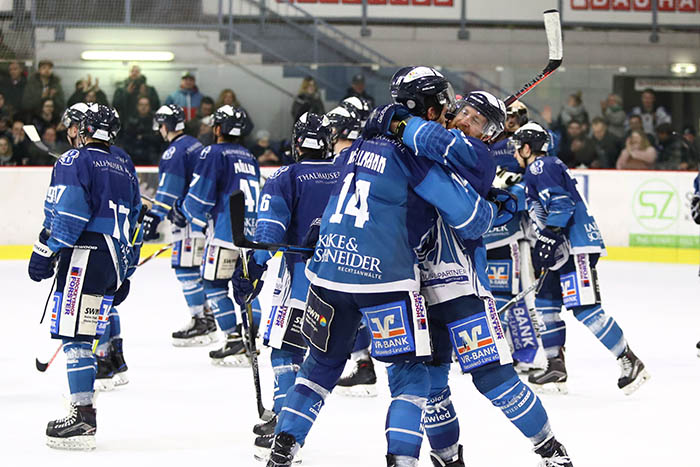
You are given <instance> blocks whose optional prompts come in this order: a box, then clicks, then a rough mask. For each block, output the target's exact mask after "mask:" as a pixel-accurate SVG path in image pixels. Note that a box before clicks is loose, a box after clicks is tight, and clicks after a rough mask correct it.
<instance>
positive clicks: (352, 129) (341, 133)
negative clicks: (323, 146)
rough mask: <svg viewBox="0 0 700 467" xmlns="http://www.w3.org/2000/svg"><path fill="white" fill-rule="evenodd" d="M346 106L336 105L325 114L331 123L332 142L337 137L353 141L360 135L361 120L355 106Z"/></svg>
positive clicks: (336, 139)
mask: <svg viewBox="0 0 700 467" xmlns="http://www.w3.org/2000/svg"><path fill="white" fill-rule="evenodd" d="M348 107H350V108H348ZM348 107H344V106H338V107H336V108H335V109H333V110H331V111H330V112H328V113H327V114H326V117H328V120H329V121H330V124H331V130H332V135H331V140H332V142H333V143H334V144H335V142H336V141H338V139H348V140H350V141H354V140H356V139H357V138H359V137H360V132H361V131H362V121H361V120H360V117H359V115H358V114H357V112H356V111H355V108H354V107H352V106H348Z"/></svg>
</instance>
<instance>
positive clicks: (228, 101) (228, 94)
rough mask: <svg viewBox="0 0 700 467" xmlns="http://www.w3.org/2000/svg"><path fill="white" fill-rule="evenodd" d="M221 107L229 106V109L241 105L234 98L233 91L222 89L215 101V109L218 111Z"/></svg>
mask: <svg viewBox="0 0 700 467" xmlns="http://www.w3.org/2000/svg"><path fill="white" fill-rule="evenodd" d="M222 105H230V106H231V107H240V106H241V103H240V102H238V98H236V93H235V92H233V89H228V88H227V89H224V90H223V91H221V92H220V93H219V98H218V99H217V100H216V108H217V109H218V108H219V107H221V106H222Z"/></svg>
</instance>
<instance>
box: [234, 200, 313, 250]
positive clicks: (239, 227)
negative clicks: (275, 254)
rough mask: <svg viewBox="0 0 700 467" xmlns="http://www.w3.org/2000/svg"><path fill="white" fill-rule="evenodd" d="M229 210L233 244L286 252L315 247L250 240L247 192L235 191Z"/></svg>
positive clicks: (254, 248)
mask: <svg viewBox="0 0 700 467" xmlns="http://www.w3.org/2000/svg"><path fill="white" fill-rule="evenodd" d="M229 210H230V213H231V233H232V234H233V244H234V245H236V246H237V247H238V248H250V249H252V250H268V251H281V252H284V253H296V254H300V255H303V254H310V253H313V251H314V249H313V248H305V247H303V246H297V245H285V244H284V243H263V242H254V241H252V240H248V239H247V238H246V236H245V194H244V193H243V192H242V191H240V190H238V191H234V192H233V193H232V194H231V197H230V198H229Z"/></svg>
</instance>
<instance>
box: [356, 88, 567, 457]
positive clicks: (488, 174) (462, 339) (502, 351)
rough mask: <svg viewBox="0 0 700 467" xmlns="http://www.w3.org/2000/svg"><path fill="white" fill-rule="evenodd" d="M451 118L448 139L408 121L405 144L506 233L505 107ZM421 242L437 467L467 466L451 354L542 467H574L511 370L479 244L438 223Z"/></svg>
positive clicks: (453, 112)
mask: <svg viewBox="0 0 700 467" xmlns="http://www.w3.org/2000/svg"><path fill="white" fill-rule="evenodd" d="M409 90H410V89H409ZM401 97H403V98H401ZM401 97H399V99H395V100H398V102H399V103H402V104H407V103H408V101H409V100H410V98H411V97H412V96H411V95H410V94H408V95H407V96H401ZM448 118H449V119H450V120H449V125H448V126H449V128H452V130H451V131H447V130H445V129H444V128H442V127H441V126H440V125H438V124H436V123H434V122H426V121H424V120H423V119H420V118H410V119H409V120H408V121H406V120H404V121H403V122H402V125H403V126H404V129H403V133H402V140H403V142H404V144H406V145H407V146H408V147H409V148H410V149H412V150H413V151H414V152H415V153H416V154H417V155H419V156H422V157H427V158H430V159H433V160H436V161H440V160H443V161H445V162H446V163H448V164H449V165H450V166H452V167H455V168H457V169H458V170H457V174H456V176H461V177H463V178H464V180H465V181H466V182H465V183H468V184H469V185H471V186H473V187H474V188H475V189H476V190H477V191H478V192H479V194H480V195H481V196H482V197H483V198H485V199H494V201H495V202H497V204H498V205H499V212H498V216H497V218H496V220H495V225H499V224H500V225H507V223H508V222H509V221H510V219H511V217H513V214H514V212H515V209H514V206H513V204H514V203H513V201H512V200H511V199H510V197H509V196H508V195H507V194H505V195H504V193H503V192H502V191H499V190H494V189H493V188H491V181H492V180H493V178H494V173H495V164H494V161H493V159H492V156H491V153H490V150H489V147H488V146H487V144H485V143H489V142H491V141H493V139H494V138H495V137H496V136H498V134H500V132H501V131H503V122H504V119H505V105H504V104H503V102H501V101H500V100H499V99H497V98H496V97H495V96H493V95H491V94H489V93H487V92H484V91H475V92H472V93H470V94H469V95H467V96H466V97H465V98H464V99H461V100H458V101H457V102H456V103H455V104H454V105H453V106H452V108H451V109H450V112H449V113H448ZM368 125H370V123H368ZM460 132H461V133H460ZM504 196H505V198H506V199H503V197H504ZM506 200H507V201H506ZM479 207H480V206H479V205H477V206H476V209H479ZM481 208H483V206H481ZM423 240H424V242H423V244H422V245H421V253H420V254H419V258H420V259H421V260H422V261H421V280H422V284H421V293H422V294H423V295H424V296H425V297H426V301H427V303H428V310H427V315H428V325H429V328H430V333H431V337H432V344H433V349H434V350H433V357H434V359H433V361H432V362H431V364H430V365H429V367H428V368H429V371H430V382H431V385H430V394H429V399H428V401H427V403H426V406H425V414H424V419H423V424H424V427H425V430H426V433H427V435H428V439H429V441H430V444H431V447H432V448H433V450H432V452H431V460H432V462H433V465H435V466H437V467H440V466H453V467H458V466H464V465H465V464H464V460H463V454H462V446H460V445H459V432H460V429H459V422H458V419H457V414H456V412H455V410H454V407H453V405H452V402H451V401H450V388H449V386H448V375H449V368H450V363H451V361H452V355H453V352H454V354H455V355H457V359H458V362H459V363H460V367H461V370H462V371H463V372H464V373H469V374H471V376H472V380H473V382H474V385H475V386H476V388H477V390H479V392H480V393H481V394H483V395H484V396H486V397H487V398H488V399H489V400H490V401H491V403H492V404H493V405H494V406H495V407H498V408H500V409H501V411H502V412H503V413H504V415H506V417H507V418H508V420H510V421H511V423H513V424H514V425H515V426H516V427H517V428H518V429H519V430H520V431H521V433H523V435H525V436H526V437H527V438H528V439H529V440H530V441H531V442H532V443H533V445H534V450H535V452H536V453H537V454H538V455H540V456H541V457H542V458H543V461H542V462H543V463H544V465H546V466H571V465H573V464H572V463H571V461H570V459H569V457H568V455H567V453H566V450H565V449H564V447H563V446H562V445H561V443H559V441H557V440H556V439H555V438H554V434H553V433H552V430H551V428H550V425H549V420H548V416H547V413H546V411H545V410H544V407H543V406H542V403H541V401H540V400H539V398H538V397H537V396H536V395H535V394H534V393H533V392H532V390H531V389H530V388H529V387H528V386H527V385H525V384H523V383H522V382H521V381H520V380H519V378H518V376H517V374H516V373H515V371H514V369H513V366H512V364H511V362H512V359H511V356H510V349H509V347H508V345H507V343H506V341H505V336H504V333H503V329H502V327H501V324H500V321H499V317H498V315H497V312H496V307H495V303H494V300H493V297H492V296H491V293H490V292H489V288H488V287H489V281H488V279H487V277H486V274H485V271H486V254H485V248H484V245H483V243H482V240H481V239H480V238H479V239H474V240H470V241H465V240H464V239H462V240H460V239H459V238H458V237H457V236H456V235H454V231H453V229H452V228H451V227H449V226H447V225H445V223H444V222H442V220H441V219H438V222H437V225H436V228H435V230H433V231H431V232H430V233H429V234H428V235H426V236H425V237H424V239H423ZM446 420H449V422H447V423H446Z"/></svg>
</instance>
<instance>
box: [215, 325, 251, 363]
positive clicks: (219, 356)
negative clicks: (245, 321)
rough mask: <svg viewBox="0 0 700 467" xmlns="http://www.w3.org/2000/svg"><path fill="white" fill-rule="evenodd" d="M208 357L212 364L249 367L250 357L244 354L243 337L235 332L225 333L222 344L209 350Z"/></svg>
mask: <svg viewBox="0 0 700 467" xmlns="http://www.w3.org/2000/svg"><path fill="white" fill-rule="evenodd" d="M209 357H210V358H211V363H212V364H213V365H217V366H228V367H237V368H250V359H249V358H248V356H247V355H246V352H245V345H244V344H243V339H242V338H241V335H240V334H238V333H237V332H234V333H231V334H229V335H227V336H226V343H225V344H224V346H223V347H222V348H220V349H218V350H212V351H211V352H209Z"/></svg>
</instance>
